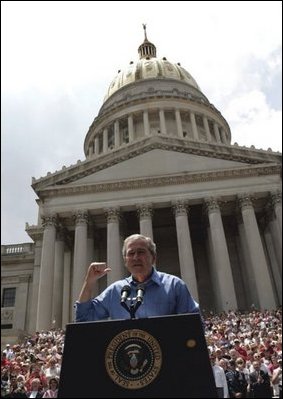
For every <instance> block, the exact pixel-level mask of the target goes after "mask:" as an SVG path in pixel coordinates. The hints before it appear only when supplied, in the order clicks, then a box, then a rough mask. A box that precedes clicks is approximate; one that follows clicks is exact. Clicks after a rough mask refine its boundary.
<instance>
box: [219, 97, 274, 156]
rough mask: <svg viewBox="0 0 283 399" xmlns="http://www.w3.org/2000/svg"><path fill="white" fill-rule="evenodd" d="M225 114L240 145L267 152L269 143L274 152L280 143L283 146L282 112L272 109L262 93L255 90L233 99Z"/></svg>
mask: <svg viewBox="0 0 283 399" xmlns="http://www.w3.org/2000/svg"><path fill="white" fill-rule="evenodd" d="M223 113H224V114H225V116H226V117H227V119H228V120H229V121H230V123H231V124H232V125H233V127H234V132H236V135H237V137H238V138H239V141H238V144H240V145H245V146H251V145H254V146H255V147H256V148H263V149H265V150H266V149H267V148H266V144H267V143H268V148H271V149H273V150H276V149H277V148H278V144H279V143H280V142H281V145H282V136H281V131H282V111H275V110H273V109H271V108H270V107H269V106H268V104H267V102H266V97H265V96H264V94H263V93H262V92H261V91H257V90H253V91H251V92H248V93H245V94H243V95H241V96H238V97H237V98H235V99H232V100H231V101H230V103H229V104H228V106H227V107H226V108H225V109H224V111H223ZM280 127H281V128H280ZM279 128H280V129H279Z"/></svg>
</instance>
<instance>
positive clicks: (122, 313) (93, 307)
mask: <svg viewBox="0 0 283 399" xmlns="http://www.w3.org/2000/svg"><path fill="white" fill-rule="evenodd" d="M138 284H139V283H137V282H136V281H135V280H134V279H133V277H132V276H130V277H127V278H125V279H123V280H119V281H116V282H115V283H113V284H111V285H110V286H109V287H107V288H106V289H105V290H104V291H103V292H102V293H101V294H100V295H98V296H97V297H96V298H93V299H91V300H89V301H88V302H83V303H79V302H76V304H75V316H76V317H75V319H76V322H84V321H96V320H104V319H129V318H130V315H129V313H128V312H127V310H126V309H124V308H123V307H122V306H121V304H120V299H121V289H122V288H123V287H124V286H125V285H130V287H131V295H130V297H135V296H136V289H137V286H138ZM143 285H144V287H145V292H144V298H143V303H142V305H141V306H140V307H139V308H138V309H137V312H136V315H135V316H136V318H145V317H151V316H165V315H171V314H181V313H199V305H198V303H197V302H195V300H194V299H193V298H192V296H191V294H190V292H189V290H188V288H187V286H186V284H185V282H184V281H183V280H181V279H180V278H179V277H176V276H173V275H171V274H167V273H162V272H159V271H157V270H156V269H155V268H153V272H152V274H151V276H150V278H149V279H148V280H147V281H146V282H145V283H143ZM127 304H128V305H130V302H129V301H127Z"/></svg>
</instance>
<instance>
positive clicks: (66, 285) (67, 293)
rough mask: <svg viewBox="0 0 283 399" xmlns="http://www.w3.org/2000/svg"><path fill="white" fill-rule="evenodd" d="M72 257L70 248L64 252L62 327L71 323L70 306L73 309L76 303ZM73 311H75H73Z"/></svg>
mask: <svg viewBox="0 0 283 399" xmlns="http://www.w3.org/2000/svg"><path fill="white" fill-rule="evenodd" d="M71 259H72V254H71V251H70V250H67V251H65V254H64V281H63V305H62V328H63V329H65V328H66V324H67V323H70V321H71V318H70V307H71V309H73V306H74V303H73V302H72V298H71ZM72 313H73V312H72Z"/></svg>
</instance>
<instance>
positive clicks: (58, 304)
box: [52, 230, 64, 328]
mask: <svg viewBox="0 0 283 399" xmlns="http://www.w3.org/2000/svg"><path fill="white" fill-rule="evenodd" d="M63 273H64V233H63V231H62V230H59V231H57V237H56V241H55V262H54V282H53V303H52V326H53V328H61V326H62V307H63Z"/></svg>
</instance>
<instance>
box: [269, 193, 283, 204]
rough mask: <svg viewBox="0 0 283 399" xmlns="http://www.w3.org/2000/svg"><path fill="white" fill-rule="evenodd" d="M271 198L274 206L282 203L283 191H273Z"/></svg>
mask: <svg viewBox="0 0 283 399" xmlns="http://www.w3.org/2000/svg"><path fill="white" fill-rule="evenodd" d="M270 200H271V204H272V205H273V207H274V206H276V205H277V204H280V205H282V192H281V191H280V190H277V191H272V192H271V193H270Z"/></svg>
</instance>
